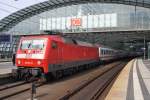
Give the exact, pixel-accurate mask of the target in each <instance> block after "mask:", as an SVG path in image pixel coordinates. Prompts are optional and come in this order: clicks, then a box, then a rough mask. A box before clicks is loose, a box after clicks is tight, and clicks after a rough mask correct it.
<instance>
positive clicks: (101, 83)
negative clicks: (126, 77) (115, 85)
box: [59, 63, 125, 100]
mask: <svg viewBox="0 0 150 100" xmlns="http://www.w3.org/2000/svg"><path fill="white" fill-rule="evenodd" d="M124 65H125V63H119V64H117V65H114V66H113V67H111V68H110V69H108V70H106V71H104V72H103V73H100V74H99V75H97V76H95V77H93V78H92V79H89V80H88V81H87V82H85V83H83V84H81V85H79V86H78V87H77V88H75V89H72V90H70V91H68V92H67V93H66V94H65V95H63V96H62V97H61V98H60V99H59V100H83V98H84V99H85V100H98V98H99V97H100V96H101V95H102V94H103V92H104V91H105V89H106V88H107V87H108V86H109V85H110V83H111V82H112V81H113V80H114V79H115V78H116V76H117V75H118V73H119V72H120V71H121V70H122V68H123V67H124Z"/></svg>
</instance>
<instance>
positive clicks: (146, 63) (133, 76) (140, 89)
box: [105, 59, 150, 100]
mask: <svg viewBox="0 0 150 100" xmlns="http://www.w3.org/2000/svg"><path fill="white" fill-rule="evenodd" d="M105 100H150V60H142V59H134V60H132V61H130V62H129V63H128V64H127V65H126V66H125V67H124V69H123V70H122V71H121V73H120V74H119V76H118V78H117V79H116V81H115V83H114V84H113V86H112V88H111V90H110V91H109V93H108V94H107V96H106V98H105Z"/></svg>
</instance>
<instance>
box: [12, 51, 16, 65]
mask: <svg viewBox="0 0 150 100" xmlns="http://www.w3.org/2000/svg"><path fill="white" fill-rule="evenodd" d="M12 62H13V65H14V66H15V63H16V53H13V55H12Z"/></svg>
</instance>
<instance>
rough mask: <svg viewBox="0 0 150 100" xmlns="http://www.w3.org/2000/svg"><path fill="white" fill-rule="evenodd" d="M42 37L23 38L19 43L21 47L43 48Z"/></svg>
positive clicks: (43, 41)
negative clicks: (33, 38)
mask: <svg viewBox="0 0 150 100" xmlns="http://www.w3.org/2000/svg"><path fill="white" fill-rule="evenodd" d="M44 43H45V40H44V39H37V40H23V41H22V43H21V47H20V48H21V49H22V50H24V49H40V50H43V49H44Z"/></svg>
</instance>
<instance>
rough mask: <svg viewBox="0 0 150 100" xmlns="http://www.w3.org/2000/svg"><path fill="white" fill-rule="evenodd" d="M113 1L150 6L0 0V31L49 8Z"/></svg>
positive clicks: (147, 0) (149, 0) (142, 1)
mask: <svg viewBox="0 0 150 100" xmlns="http://www.w3.org/2000/svg"><path fill="white" fill-rule="evenodd" d="M97 2H100V3H115V4H126V5H132V6H140V7H145V8H150V0H102V1H101V0H1V1H0V13H1V15H0V32H3V31H8V30H9V29H10V28H12V27H13V26H15V25H16V24H18V23H19V22H21V21H23V20H25V19H27V18H29V17H32V16H34V15H37V14H40V13H42V12H44V11H48V10H50V9H55V8H58V7H63V6H70V5H77V4H84V3H97Z"/></svg>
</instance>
